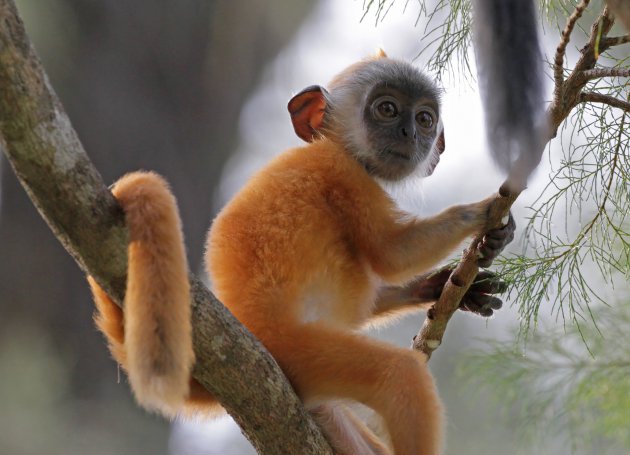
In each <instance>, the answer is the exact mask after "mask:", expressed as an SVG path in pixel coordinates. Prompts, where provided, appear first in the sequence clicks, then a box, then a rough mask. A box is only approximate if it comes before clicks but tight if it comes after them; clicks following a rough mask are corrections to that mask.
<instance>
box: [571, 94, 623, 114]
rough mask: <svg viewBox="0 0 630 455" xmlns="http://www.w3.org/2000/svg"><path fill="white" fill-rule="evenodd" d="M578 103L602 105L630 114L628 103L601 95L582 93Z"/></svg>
mask: <svg viewBox="0 0 630 455" xmlns="http://www.w3.org/2000/svg"><path fill="white" fill-rule="evenodd" d="M580 103H604V104H608V105H609V106H612V107H617V108H619V109H622V110H624V111H626V112H630V102H628V101H624V100H620V99H618V98H615V97H614V96H610V95H604V94H603V93H594V92H582V93H580Z"/></svg>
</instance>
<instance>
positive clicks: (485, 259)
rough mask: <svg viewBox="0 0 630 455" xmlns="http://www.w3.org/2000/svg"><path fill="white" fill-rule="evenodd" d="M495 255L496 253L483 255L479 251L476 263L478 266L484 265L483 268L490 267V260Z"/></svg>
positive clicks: (492, 259)
mask: <svg viewBox="0 0 630 455" xmlns="http://www.w3.org/2000/svg"><path fill="white" fill-rule="evenodd" d="M495 257H496V255H492V256H489V257H485V256H483V255H482V254H481V253H479V259H478V260H477V265H478V266H479V267H484V268H486V267H490V266H491V265H492V261H494V258H495Z"/></svg>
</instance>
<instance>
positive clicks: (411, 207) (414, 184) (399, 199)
mask: <svg viewBox="0 0 630 455" xmlns="http://www.w3.org/2000/svg"><path fill="white" fill-rule="evenodd" d="M421 167H423V166H422V165H420V166H418V168H417V169H416V170H415V171H414V172H413V173H411V174H410V175H408V176H407V177H405V178H403V179H402V180H398V181H395V182H392V181H388V180H384V179H382V178H379V177H375V180H376V182H377V183H378V184H379V185H380V186H381V188H383V190H384V191H385V192H386V193H387V194H388V195H389V197H391V198H392V199H393V200H394V202H395V203H396V205H397V206H398V208H400V209H401V210H402V211H404V212H407V213H408V214H410V215H414V216H421V215H422V212H423V211H424V208H425V203H424V192H423V191H422V181H423V177H424V173H423V172H422V169H420V168H421ZM425 171H426V169H425Z"/></svg>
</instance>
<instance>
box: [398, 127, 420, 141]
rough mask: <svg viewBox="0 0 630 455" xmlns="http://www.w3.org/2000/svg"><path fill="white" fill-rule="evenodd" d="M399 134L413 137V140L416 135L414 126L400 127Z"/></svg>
mask: <svg viewBox="0 0 630 455" xmlns="http://www.w3.org/2000/svg"><path fill="white" fill-rule="evenodd" d="M400 134H401V135H402V137H405V138H408V137H413V139H414V140H415V139H417V137H418V133H417V132H416V130H415V128H408V127H406V126H403V127H401V128H400Z"/></svg>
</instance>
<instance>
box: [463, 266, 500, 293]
mask: <svg viewBox="0 0 630 455" xmlns="http://www.w3.org/2000/svg"><path fill="white" fill-rule="evenodd" d="M507 289H508V285H507V283H506V282H505V281H503V280H500V279H499V278H497V276H496V275H495V274H494V273H492V272H488V271H483V272H480V273H479V274H478V275H477V278H475V281H474V282H473V284H472V285H471V286H470V290H469V292H481V293H484V294H501V293H503V292H505V291H507Z"/></svg>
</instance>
